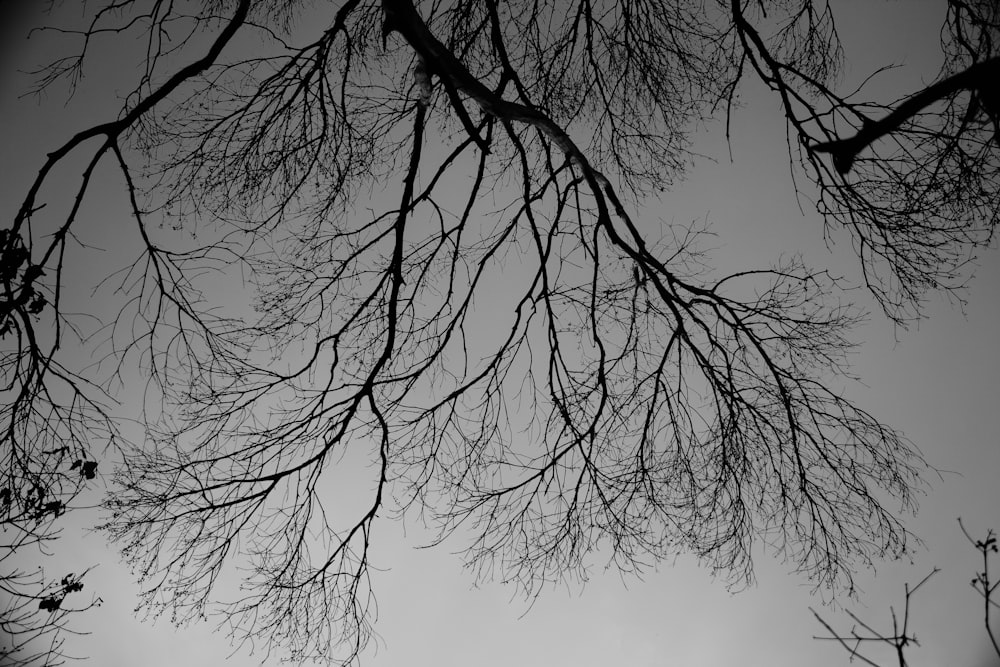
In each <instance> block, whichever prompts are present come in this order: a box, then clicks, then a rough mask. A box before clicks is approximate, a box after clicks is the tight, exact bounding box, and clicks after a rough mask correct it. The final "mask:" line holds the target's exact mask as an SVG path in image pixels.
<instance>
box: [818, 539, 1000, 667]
mask: <svg viewBox="0 0 1000 667" xmlns="http://www.w3.org/2000/svg"><path fill="white" fill-rule="evenodd" d="M959 526H960V527H961V529H962V534H964V535H965V538H966V539H967V540H968V541H969V543H970V544H972V545H973V546H974V547H975V548H976V550H977V551H978V552H979V553H980V555H981V556H982V559H983V561H982V569H981V570H978V571H977V572H976V576H975V577H973V579H972V582H971V584H972V588H974V589H975V591H976V592H977V593H978V594H979V595H980V596H982V598H983V606H984V610H983V624H984V625H985V627H986V634H987V636H988V637H989V640H990V651H991V652H993V653H995V654H996V658H997V659H1000V644H998V643H997V639H996V635H995V633H994V631H993V622H992V620H991V617H990V616H991V612H992V610H993V609H992V608H993V607H997V606H1000V605H998V604H997V601H996V599H994V597H993V595H994V593H996V590H997V587H998V586H1000V584H998V583H997V582H996V581H993V580H991V579H990V555H991V554H995V553H997V538H996V533H994V531H993V530H989V531H987V532H986V537H985V539H982V540H976V539H975V538H973V537H972V536H971V535H970V534H969V532H968V531H967V530H966V529H965V526H964V525H963V524H962V520H961V519H959ZM938 572H940V570H939V569H938V568H934V570H932V571H931V573H930V574H928V575H927V576H926V577H924V578H923V579H921V580H920V582H919V583H918V584H917V585H916V586H914V587H912V588H910V586H909V584H907V585H906V597H905V598H904V601H903V614H902V618H900V617H899V616H898V615H897V614H896V611H895V609H890V614H891V617H892V631H891V633H884V632H879V631H878V630H876V629H875V628H874V627H872V625H870V624H869V623H867V622H866V621H863V620H862V619H861V618H859V617H858V616H857V615H856V614H855V613H854V612H852V611H850V610H848V611H847V615H848V616H850V618H851V620H852V621H853V626H852V627H851V630H850V633H842V632H839V631H837V630H834V628H833V626H832V625H830V624H829V623H828V622H827V621H826V620H825V619H824V618H823V617H822V616H820V615H819V614H818V613H817V612H816V610H815V609H812V610H810V611H812V613H813V615H814V616H815V617H816V620H817V621H819V622H820V624H821V625H822V626H823V627H824V628H826V630H827V632H829V633H830V636H829V637H814V639H819V640H829V641H836V642H837V643H839V644H840V645H841V646H843V647H844V649H845V650H846V651H847V652H848V653H849V655H850V659H851V662H854V660H855V659H857V660H859V661H860V662H862V663H864V664H866V665H871V666H872V667H880V663H879V662H878V659H877V658H876V657H875V656H874V655H873V654H872V653H871V651H870V650H869V649H870V648H871V647H872V646H876V647H881V648H883V649H885V648H886V647H888V649H890V652H891V655H892V661H893V662H894V663H895V664H897V665H898V666H899V667H906V666H907V665H908V664H909V663H908V662H907V655H908V653H907V651H908V649H909V647H911V646H918V647H919V646H920V643H919V642H918V641H917V636H916V633H914V632H913V631H912V630H911V629H910V602H911V600H912V599H913V596H914V595H915V594H916V593H917V591H918V590H919V589H920V588H921V587H922V586H923V585H924V584H925V583H927V581H928V580H929V579H930V578H931V577H933V576H934V575H935V574H937V573H938ZM990 657H992V656H990ZM990 662H991V664H993V663H992V661H990ZM983 664H986V662H984V663H983Z"/></svg>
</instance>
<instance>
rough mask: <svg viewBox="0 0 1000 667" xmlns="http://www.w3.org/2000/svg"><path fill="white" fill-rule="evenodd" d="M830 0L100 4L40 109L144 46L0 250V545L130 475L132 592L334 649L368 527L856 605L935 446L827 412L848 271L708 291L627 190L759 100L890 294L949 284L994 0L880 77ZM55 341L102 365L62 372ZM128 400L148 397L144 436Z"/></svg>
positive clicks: (976, 133) (865, 271) (822, 208)
mask: <svg viewBox="0 0 1000 667" xmlns="http://www.w3.org/2000/svg"><path fill="white" fill-rule="evenodd" d="M838 10H839V7H838V3H835V2H831V3H827V2H819V1H817V0H781V1H770V2H769V1H764V0H759V1H751V0H731V1H723V0H717V1H715V2H708V3H702V2H687V1H684V0H658V1H655V2H654V1H642V0H616V1H605V0H579V1H572V2H571V1H569V0H567V1H565V2H552V1H541V0H532V1H531V2H526V1H523V0H506V1H501V0H485V1H482V2H479V1H476V2H473V1H471V0H450V1H427V2H423V1H414V0H381V1H379V2H375V1H365V0H347V1H346V2H331V3H309V2H300V1H298V0H263V1H259V2H250V0H238V1H236V0H233V1H223V0H214V1H212V2H204V3H174V2H166V1H164V0H119V1H118V2H114V3H110V2H108V3H94V4H92V5H91V6H90V7H89V11H90V13H89V15H88V16H87V17H86V19H85V21H83V23H81V24H78V25H60V26H59V27H58V30H59V31H60V34H62V35H63V36H64V37H65V42H64V43H65V46H66V53H65V54H60V55H59V56H58V57H56V58H55V59H54V60H53V61H52V62H51V63H50V64H48V65H47V66H44V67H43V68H42V69H40V70H39V71H38V72H37V73H36V79H35V80H36V86H37V87H36V89H35V90H36V92H40V93H42V92H44V93H52V92H53V91H56V90H58V89H60V87H61V86H64V87H66V88H67V90H68V91H69V92H70V93H73V92H74V91H76V90H77V88H78V87H81V86H85V85H86V84H87V80H86V79H84V78H82V74H83V73H85V72H86V71H87V67H88V62H89V61H88V49H93V48H96V47H95V46H94V45H95V44H97V43H98V42H102V41H104V40H118V41H121V42H122V43H124V42H126V41H129V42H130V43H132V40H134V39H135V38H137V37H138V38H139V39H140V40H141V43H142V49H141V51H142V56H143V61H142V65H141V69H140V71H139V73H138V75H137V76H136V78H135V79H134V80H132V81H128V82H126V83H124V84H123V85H127V86H129V87H128V88H126V89H125V90H128V91H129V92H128V93H127V94H125V95H124V98H123V101H122V104H121V108H120V111H119V113H118V114H117V115H115V116H114V117H110V118H108V119H106V120H104V121H102V122H98V123H95V124H93V125H90V126H87V127H84V128H79V129H78V130H75V132H76V133H75V134H72V135H71V136H70V137H69V138H68V139H66V140H65V141H63V142H62V143H60V144H58V145H57V146H55V147H54V148H51V149H50V148H44V149H42V151H40V154H39V156H38V157H37V164H39V165H40V166H39V168H38V173H37V176H35V178H34V180H33V182H32V185H31V186H30V188H29V189H28V191H27V192H26V193H25V195H24V199H23V201H22V203H21V204H20V207H19V209H18V212H17V214H16V216H15V217H14V219H13V220H12V221H11V222H10V223H9V226H8V228H7V229H5V230H3V233H2V236H0V253H2V254H0V258H2V267H0V283H2V285H0V289H2V294H0V335H2V336H3V338H2V340H3V356H2V373H3V381H4V396H5V399H8V400H4V401H3V403H2V408H0V427H2V438H3V442H4V446H3V450H2V452H3V455H4V456H5V457H6V460H5V462H4V463H5V465H4V466H2V468H0V476H2V478H0V479H2V481H0V487H2V489H0V493H2V494H3V495H2V496H0V502H2V505H0V520H2V521H3V523H4V525H5V526H6V527H9V528H11V529H12V531H13V532H12V533H10V534H13V535H17V536H19V537H16V538H15V540H14V541H10V542H8V543H6V544H5V545H4V549H6V550H7V552H10V551H13V550H16V549H18V548H21V545H22V544H23V543H24V540H28V541H30V540H34V539H36V538H37V537H38V536H39V535H43V534H45V531H48V530H51V527H52V526H53V525H54V523H55V522H57V520H58V519H59V517H60V516H61V514H62V512H63V511H64V508H65V507H66V506H67V505H68V504H69V503H70V502H71V501H72V499H73V497H74V496H75V495H76V494H77V493H78V492H79V490H80V488H82V485H84V484H85V483H86V482H87V480H89V479H92V478H93V477H94V476H95V474H96V472H97V469H98V466H99V465H100V464H101V461H100V460H99V459H100V458H101V456H102V455H106V456H108V457H109V458H120V459H121V460H120V461H118V463H119V464H118V465H117V467H116V469H115V472H114V479H113V481H112V485H113V487H112V489H113V490H112V492H111V493H109V494H108V498H107V501H106V509H107V522H106V524H105V525H104V526H103V529H104V530H105V531H106V533H107V534H108V536H109V537H110V538H111V539H112V540H113V541H114V542H115V543H117V544H118V545H119V546H120V548H121V551H122V553H123V555H124V557H125V558H126V559H127V560H128V561H129V562H130V563H131V564H132V565H133V566H134V567H135V570H136V572H137V573H138V575H139V576H140V577H141V579H142V581H143V584H144V585H145V587H146V591H147V595H146V598H145V603H146V604H147V605H148V606H150V607H151V608H163V609H168V610H169V611H170V613H171V614H173V615H174V617H175V618H177V619H181V620H183V619H187V618H198V617H201V616H202V615H206V614H218V615H221V622H222V623H223V624H225V625H226V626H227V627H228V628H229V629H230V631H231V632H232V634H233V636H234V638H235V640H236V641H237V642H241V641H251V642H255V643H263V644H265V645H267V646H268V647H269V648H270V647H273V648H274V649H276V650H279V651H280V652H281V654H282V655H284V656H287V657H289V658H290V659H292V660H303V659H308V658H319V659H325V660H330V661H333V662H350V661H352V660H354V659H355V658H356V657H357V656H358V654H359V652H360V651H361V650H362V649H363V648H364V647H365V645H366V643H367V641H368V639H369V637H370V634H371V630H372V628H371V612H372V604H373V600H374V598H373V592H372V590H371V589H370V587H369V577H368V574H369V571H370V568H371V567H372V557H373V554H372V551H371V543H372V535H373V533H374V532H376V531H377V530H378V526H379V523H380V521H392V520H399V519H403V518H407V517H408V518H410V519H413V520H419V521H422V522H424V523H426V525H428V526H429V527H430V528H431V529H432V530H433V531H435V533H436V535H437V538H436V541H439V542H444V541H445V540H447V541H448V543H449V544H450V545H451V548H457V549H459V550H461V551H462V553H463V555H464V559H465V563H466V565H467V566H468V567H469V568H470V569H472V570H473V571H474V572H475V573H476V574H477V576H480V577H483V578H491V577H493V578H500V579H502V580H504V581H509V582H512V583H514V584H516V585H518V586H520V587H521V588H522V589H523V591H524V593H525V594H526V595H528V596H532V595H536V594H537V593H538V592H539V590H540V588H541V586H542V585H543V584H544V583H546V582H550V581H553V580H560V579H563V578H566V577H572V576H574V575H576V574H579V573H581V572H582V571H584V570H585V569H586V568H587V567H588V566H589V565H591V564H592V563H593V562H594V561H595V559H599V560H601V561H603V562H610V563H613V564H614V565H615V566H616V567H618V568H620V569H621V570H623V571H626V572H629V571H640V570H642V569H643V568H645V567H647V566H649V565H650V564H651V563H654V562H656V561H659V560H661V559H664V558H667V557H669V556H671V555H673V554H677V553H692V554H695V555H697V556H698V557H699V558H701V559H702V560H703V561H704V562H705V563H706V564H707V565H709V566H710V567H711V568H713V569H714V570H715V571H718V572H720V573H723V574H725V575H726V576H727V577H728V578H729V579H730V580H731V581H734V582H736V581H748V580H750V579H752V576H753V567H752V565H753V564H752V559H751V555H752V554H753V553H754V551H755V549H758V548H759V547H760V546H761V545H763V546H765V547H766V548H767V549H769V550H770V551H772V552H773V553H774V554H775V555H777V556H779V557H783V558H787V559H788V561H789V562H791V563H792V564H793V566H794V567H795V568H796V569H797V570H798V571H800V572H801V573H802V574H803V575H804V576H806V577H808V578H809V579H810V580H812V581H813V582H814V584H815V585H816V586H827V587H832V588H834V589H837V590H843V589H848V590H849V589H850V587H851V582H852V572H853V570H854V568H855V567H857V565H858V564H859V563H864V562H870V560H871V559H874V558H880V557H898V556H901V555H903V554H905V553H907V551H908V550H909V549H910V548H911V545H912V540H913V536H912V535H910V534H909V532H908V531H907V529H906V527H905V525H904V524H903V523H902V521H901V519H900V511H899V510H900V509H901V508H902V510H904V511H906V510H912V509H914V507H915V498H914V495H915V492H916V491H918V490H919V489H920V487H921V484H922V481H921V480H922V477H921V475H922V473H923V471H924V469H925V464H924V462H923V460H922V459H921V457H920V455H919V453H918V451H917V450H916V449H915V448H914V447H913V446H912V445H911V444H910V443H909V442H908V441H907V440H906V439H905V437H903V436H902V434H901V433H899V432H898V431H896V430H894V429H893V428H891V427H889V426H887V425H885V424H883V423H881V422H880V421H879V420H878V419H877V418H876V417H875V416H873V415H871V414H869V413H868V412H867V411H865V410H864V409H863V407H862V406H857V405H854V404H853V403H851V402H850V401H849V400H847V399H846V398H845V397H844V395H843V391H842V387H843V381H844V380H845V379H849V378H850V368H849V366H848V363H847V358H846V355H847V353H848V352H849V351H850V350H851V348H852V342H851V338H850V331H851V328H852V327H853V326H854V325H855V324H856V323H858V322H859V321H860V319H861V318H862V317H863V316H864V314H863V312H861V311H860V310H859V309H857V308H855V307H853V306H852V305H851V304H850V303H849V300H848V299H847V296H846V293H845V291H844V287H845V285H844V284H842V281H840V280H838V279H835V278H833V277H831V276H829V275H827V274H826V273H825V272H824V271H821V270H816V269H813V268H811V267H810V266H807V265H806V264H805V263H804V262H803V261H802V260H801V259H800V258H796V257H791V258H775V262H776V263H775V264H774V265H773V266H770V267H760V268H759V269H756V270H749V271H748V270H739V271H735V272H733V271H730V272H727V271H726V267H719V266H713V264H712V259H711V254H710V253H709V252H708V251H707V250H706V248H705V247H704V244H703V241H702V232H703V231H704V228H702V227H700V226H698V225H692V226H690V227H686V228H681V227H677V226H670V225H665V224H663V223H661V222H660V221H659V220H658V219H650V211H649V209H648V208H647V207H645V206H644V203H646V202H648V201H650V200H651V199H653V198H655V197H661V198H663V201H665V202H667V205H669V191H670V188H671V187H672V186H673V185H674V184H675V183H677V182H678V181H679V180H681V179H683V178H684V176H685V170H686V169H687V167H688V166H689V165H690V164H691V162H692V161H693V160H694V159H695V158H696V154H695V152H694V149H693V147H692V145H691V142H690V137H691V133H692V132H693V131H694V129H695V128H696V127H697V126H698V124H699V123H701V122H703V121H712V120H717V121H720V124H719V125H718V127H719V130H718V131H720V132H722V131H723V129H722V128H723V127H726V128H728V122H727V119H728V117H729V116H730V115H731V114H733V113H738V107H739V95H740V91H741V90H742V89H743V87H744V86H745V85H748V83H749V82H751V81H757V82H760V83H763V84H764V86H766V88H767V89H769V90H770V91H772V92H773V94H774V98H775V99H776V100H777V101H778V103H779V104H780V109H781V111H782V113H783V114H784V117H785V120H786V123H787V144H788V152H789V158H790V161H791V175H792V178H794V179H796V184H797V187H799V188H800V190H801V192H802V199H803V201H806V200H808V199H812V200H814V201H815V206H816V208H817V210H818V211H819V213H820V214H821V215H822V217H823V220H824V224H825V225H826V226H827V231H828V233H829V234H830V236H831V237H832V238H834V239H839V238H844V239H847V240H848V241H849V243H850V245H851V247H852V248H853V249H854V250H855V252H856V254H857V262H858V263H857V266H858V276H859V281H858V282H860V283H862V284H863V285H864V286H866V287H867V289H868V290H869V291H870V293H871V294H872V295H873V296H874V298H875V299H876V300H877V303H878V304H879V306H880V307H881V309H882V312H883V313H884V314H885V316H887V317H888V318H889V319H890V320H891V321H892V322H894V323H895V324H896V325H900V326H905V325H906V324H908V323H910V322H912V321H914V320H915V319H916V318H919V317H920V315H921V307H922V304H923V302H924V299H925V298H926V296H927V294H928V293H932V292H945V293H949V294H954V295H956V296H957V297H958V298H960V297H961V291H960V290H961V288H962V286H963V284H964V282H965V280H966V279H967V278H968V276H969V271H968V267H969V265H970V263H971V262H972V261H973V260H974V258H975V254H976V251H977V248H981V247H984V246H986V245H987V244H989V243H990V241H991V239H992V234H993V230H994V228H995V226H996V222H997V211H998V187H1000V174H998V164H1000V163H998V160H997V151H998V143H1000V101H998V97H997V96H998V90H997V86H996V83H995V82H996V81H997V80H1000V57H998V55H997V54H995V53H994V52H993V44H994V42H995V41H996V40H997V38H998V37H1000V32H998V31H1000V9H998V6H997V4H996V3H995V2H991V1H989V0H980V1H962V0H943V1H942V13H943V15H944V27H943V30H942V32H941V38H942V48H943V53H944V66H943V68H942V70H941V72H940V74H939V76H938V78H937V79H936V80H935V81H933V82H931V83H930V84H929V85H927V86H926V87H925V88H923V89H921V90H917V91H913V92H912V93H911V94H909V95H907V96H905V97H903V98H901V99H899V100H881V99H878V96H877V94H876V92H877V91H875V90H874V88H875V85H873V84H872V83H870V82H869V83H866V85H864V86H862V87H861V88H859V89H858V90H854V91H848V92H844V91H841V90H839V85H838V82H839V79H838V75H839V73H840V69H841V66H842V64H843V63H844V62H845V61H849V60H850V57H851V56H850V54H846V53H844V52H843V50H842V48H841V44H840V42H839V38H838V34H837V23H836V17H837V12H838ZM878 77H879V73H878V72H876V73H873V78H872V79H871V81H874V82H877V81H878V80H879V79H878ZM723 123H725V125H723ZM77 160H82V162H79V163H78V162H76V161H77ZM68 163H72V164H81V165H82V170H81V171H80V172H79V173H78V174H77V175H76V176H75V180H74V182H73V190H72V191H71V192H70V194H69V196H68V197H67V196H66V193H65V192H57V188H62V187H65V185H64V183H65V181H58V179H57V178H56V176H55V175H54V174H55V173H56V172H57V171H58V170H60V169H63V168H64V165H66V164H68ZM99 165H113V166H114V167H115V168H116V170H117V173H118V174H119V177H120V182H121V191H122V197H123V198H125V199H126V200H127V201H128V205H129V207H130V209H131V220H127V221H125V220H119V221H114V223H113V224H114V225H115V228H116V234H120V235H122V236H125V235H132V236H133V237H134V239H135V242H136V245H137V247H139V248H140V249H139V251H138V254H137V255H136V256H135V257H133V258H130V259H125V258H122V261H121V264H120V265H119V266H112V267H109V269H108V272H107V274H108V280H107V282H106V285H107V286H109V288H110V290H109V291H112V292H113V293H114V295H115V297H116V298H117V299H118V304H119V308H120V309H119V313H118V316H117V317H116V318H114V319H112V320H109V321H106V322H103V326H100V327H94V326H93V325H92V323H91V322H90V321H89V320H87V319H86V318H84V317H83V316H81V315H79V314H77V313H78V312H79V311H81V310H82V311H84V312H85V311H86V310H87V306H86V304H69V303H67V302H66V301H65V298H64V297H63V294H64V292H65V290H66V286H67V285H68V284H69V283H71V282H72V281H74V280H75V278H74V275H73V271H72V266H73V265H72V262H71V261H70V259H68V258H70V257H72V256H73V253H75V252H78V251H79V248H78V247H77V246H76V245H75V243H74V231H75V229H76V226H77V225H80V224H86V221H85V220H83V219H81V218H80V217H79V216H78V213H79V211H80V208H81V206H82V205H83V202H84V201H85V200H86V198H87V197H88V194H89V188H90V187H91V183H92V179H93V178H94V174H95V171H96V170H97V168H98V166H99ZM182 232H183V233H182ZM234 284H235V285H238V286H240V289H234V288H233V287H232V285H234ZM251 293H252V294H251ZM74 339H78V340H79V342H78V343H76V342H73V340H74ZM76 344H79V345H82V346H83V347H86V348H88V349H92V350H94V351H95V353H96V354H99V355H101V356H100V359H101V361H100V362H99V363H97V364H82V365H74V364H72V363H70V360H69V359H68V358H67V356H66V353H65V350H66V349H67V348H68V347H70V346H71V345H76ZM109 368H110V369H111V370H110V371H109V370H108V369H109ZM137 375H138V376H141V377H136V376H137ZM118 381H120V383H121V386H122V387H124V389H123V390H120V391H124V392H130V393H132V394H135V393H141V394H142V395H143V397H144V398H143V407H142V413H141V417H140V418H141V422H142V428H143V437H142V442H129V441H128V438H126V437H124V436H123V435H122V433H121V431H122V430H123V429H122V424H121V420H120V419H117V418H116V416H115V414H116V413H115V411H114V409H113V407H112V405H113V401H114V398H115V395H114V391H113V389H114V388H115V387H117V386H118V385H117V384H116V382H118ZM137 381H138V382H139V383H140V386H139V387H137V388H136V387H134V384H135V383H136V382H137ZM109 446H110V448H111V449H108V448H109ZM112 450H114V451H116V452H118V453H114V454H111V453H109V452H111V451H112ZM102 453H103V454H102ZM345 456H349V457H355V459H356V460H367V461H369V462H370V463H371V468H370V469H371V470H372V475H371V479H370V480H369V481H370V486H371V489H370V493H369V494H368V495H367V497H364V498H360V499H359V498H356V497H355V498H352V499H350V503H348V502H347V501H346V500H345V498H343V493H342V492H341V491H340V490H339V489H337V488H331V485H330V484H329V483H328V481H327V480H329V479H330V478H331V476H332V475H333V474H334V472H333V471H334V470H335V469H336V467H337V465H338V462H339V461H341V460H342V459H343V458H344V457H345ZM108 467H110V463H109V465H108ZM345 506H347V507H348V508H349V510H345V509H344V507H345ZM17 540H21V541H17ZM5 553H6V552H5ZM0 560H2V556H0ZM234 573H239V576H240V577H241V579H242V583H243V588H242V593H241V595H240V596H238V597H236V598H232V597H230V599H228V600H227V601H221V600H219V599H218V597H219V596H218V595H217V592H218V591H217V590H216V589H217V588H218V587H219V584H218V582H219V581H220V580H223V579H226V578H227V577H231V576H233V574H234ZM8 580H9V581H14V580H13V579H11V578H10V577H8ZM70 583H71V584H74V585H76V584H77V582H76V580H74V581H71V582H70ZM64 594H65V593H64ZM43 611H44V609H43Z"/></svg>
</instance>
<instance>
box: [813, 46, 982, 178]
mask: <svg viewBox="0 0 1000 667" xmlns="http://www.w3.org/2000/svg"><path fill="white" fill-rule="evenodd" d="M997 81H1000V57H997V58H991V59H989V60H984V61H983V62H981V63H977V64H975V65H972V66H971V67H969V68H968V69H965V70H963V71H961V72H959V73H958V74H954V75H952V76H950V77H948V78H947V79H943V80H941V81H938V82H937V83H935V84H933V85H930V86H927V87H926V88H924V89H923V90H921V91H920V92H918V93H915V94H914V95H911V96H910V97H908V98H906V99H905V100H904V101H903V102H902V103H901V104H900V105H899V106H898V107H896V108H895V109H893V111H892V112H891V113H889V115H887V116H886V117H884V118H881V119H879V120H876V121H871V122H868V123H865V125H864V127H862V128H861V129H860V130H859V131H858V133H857V134H855V135H854V136H853V137H848V138H846V139H838V140H836V141H828V142H825V143H821V144H818V145H816V146H814V147H813V150H815V151H819V152H821V153H830V154H831V155H832V156H833V166H834V167H835V168H836V170H837V171H838V172H839V173H841V174H846V173H847V172H849V171H850V170H851V166H852V165H853V164H854V160H855V158H857V156H858V154H859V153H860V152H861V151H863V150H864V149H865V148H867V147H868V146H869V145H871V144H872V143H874V142H875V141H877V140H879V139H881V138H882V137H884V136H886V135H887V134H891V133H892V132H895V131H896V130H898V129H899V128H900V126H902V125H903V123H905V122H906V121H908V120H910V119H911V118H913V117H914V116H916V115H917V114H918V113H920V112H921V111H923V110H924V109H925V108H927V107H928V106H930V105H931V104H934V103H935V102H939V101H941V100H943V99H945V98H946V97H948V96H949V95H953V94H955V93H956V92H958V91H960V90H973V91H979V90H989V89H990V88H991V87H993V86H996V85H997V84H996V82H997ZM987 111H989V112H990V113H991V115H992V114H995V113H996V110H989V109H988V110H987Z"/></svg>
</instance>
